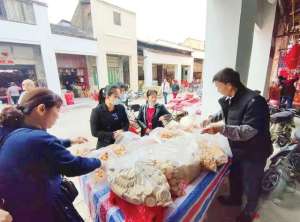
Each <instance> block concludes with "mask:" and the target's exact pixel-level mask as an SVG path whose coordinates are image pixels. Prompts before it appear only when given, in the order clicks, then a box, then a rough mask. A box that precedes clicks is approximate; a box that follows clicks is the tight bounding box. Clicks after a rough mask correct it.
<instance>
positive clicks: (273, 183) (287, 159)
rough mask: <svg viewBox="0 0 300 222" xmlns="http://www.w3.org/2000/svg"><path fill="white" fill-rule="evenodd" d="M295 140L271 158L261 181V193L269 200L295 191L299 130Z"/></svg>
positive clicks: (299, 170)
mask: <svg viewBox="0 0 300 222" xmlns="http://www.w3.org/2000/svg"><path fill="white" fill-rule="evenodd" d="M295 140H296V141H294V142H292V143H290V144H289V145H288V146H286V147H285V148H283V149H281V150H280V151H279V152H278V153H277V154H276V155H274V156H273V157H272V158H271V163H270V166H269V168H268V169H267V170H266V171H265V173H264V176H263V179H262V191H263V193H264V194H266V195H267V196H269V197H270V198H271V199H278V198H280V197H281V195H282V194H283V193H284V192H286V191H288V190H295V187H296V182H297V181H298V182H300V129H298V130H297V131H296V132H295Z"/></svg>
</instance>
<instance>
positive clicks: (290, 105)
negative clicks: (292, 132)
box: [281, 96, 293, 109]
mask: <svg viewBox="0 0 300 222" xmlns="http://www.w3.org/2000/svg"><path fill="white" fill-rule="evenodd" d="M285 103H287V104H286V108H287V109H291V108H293V98H292V97H291V96H283V97H282V99H281V106H284V105H285Z"/></svg>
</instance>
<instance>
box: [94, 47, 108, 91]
mask: <svg viewBox="0 0 300 222" xmlns="http://www.w3.org/2000/svg"><path fill="white" fill-rule="evenodd" d="M96 63H97V73H98V81H99V88H102V87H105V86H107V85H108V73H107V59H106V54H105V53H104V52H102V53H101V52H100V53H99V54H98V56H97V58H96Z"/></svg>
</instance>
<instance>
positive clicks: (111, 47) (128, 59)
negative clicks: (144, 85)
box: [72, 0, 138, 89]
mask: <svg viewBox="0 0 300 222" xmlns="http://www.w3.org/2000/svg"><path fill="white" fill-rule="evenodd" d="M72 24H73V25H75V26H77V27H79V28H80V29H83V30H84V31H86V32H88V33H92V35H93V36H94V38H96V39H97V40H98V41H97V66H98V67H100V69H99V70H98V77H99V85H100V86H101V87H103V86H105V85H107V84H113V83H116V82H124V83H127V84H129V85H130V87H131V88H133V89H137V87H138V69H137V38H136V14H135V13H134V12H131V11H128V10H126V9H123V8H120V7H118V6H115V5H112V4H110V3H108V2H105V1H101V0H81V1H79V4H78V6H77V9H76V11H75V13H74V15H73V18H72Z"/></svg>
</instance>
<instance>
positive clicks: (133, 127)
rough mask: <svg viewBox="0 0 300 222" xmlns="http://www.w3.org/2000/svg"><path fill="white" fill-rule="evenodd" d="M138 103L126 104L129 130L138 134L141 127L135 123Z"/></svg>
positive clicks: (138, 107)
mask: <svg viewBox="0 0 300 222" xmlns="http://www.w3.org/2000/svg"><path fill="white" fill-rule="evenodd" d="M140 107H141V106H140V105H139V104H133V105H128V106H127V115H128V119H129V129H128V130H129V131H130V132H133V133H135V134H138V135H140V133H141V127H140V126H139V124H138V123H137V117H136V114H135V113H136V112H138V111H139V110H140Z"/></svg>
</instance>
